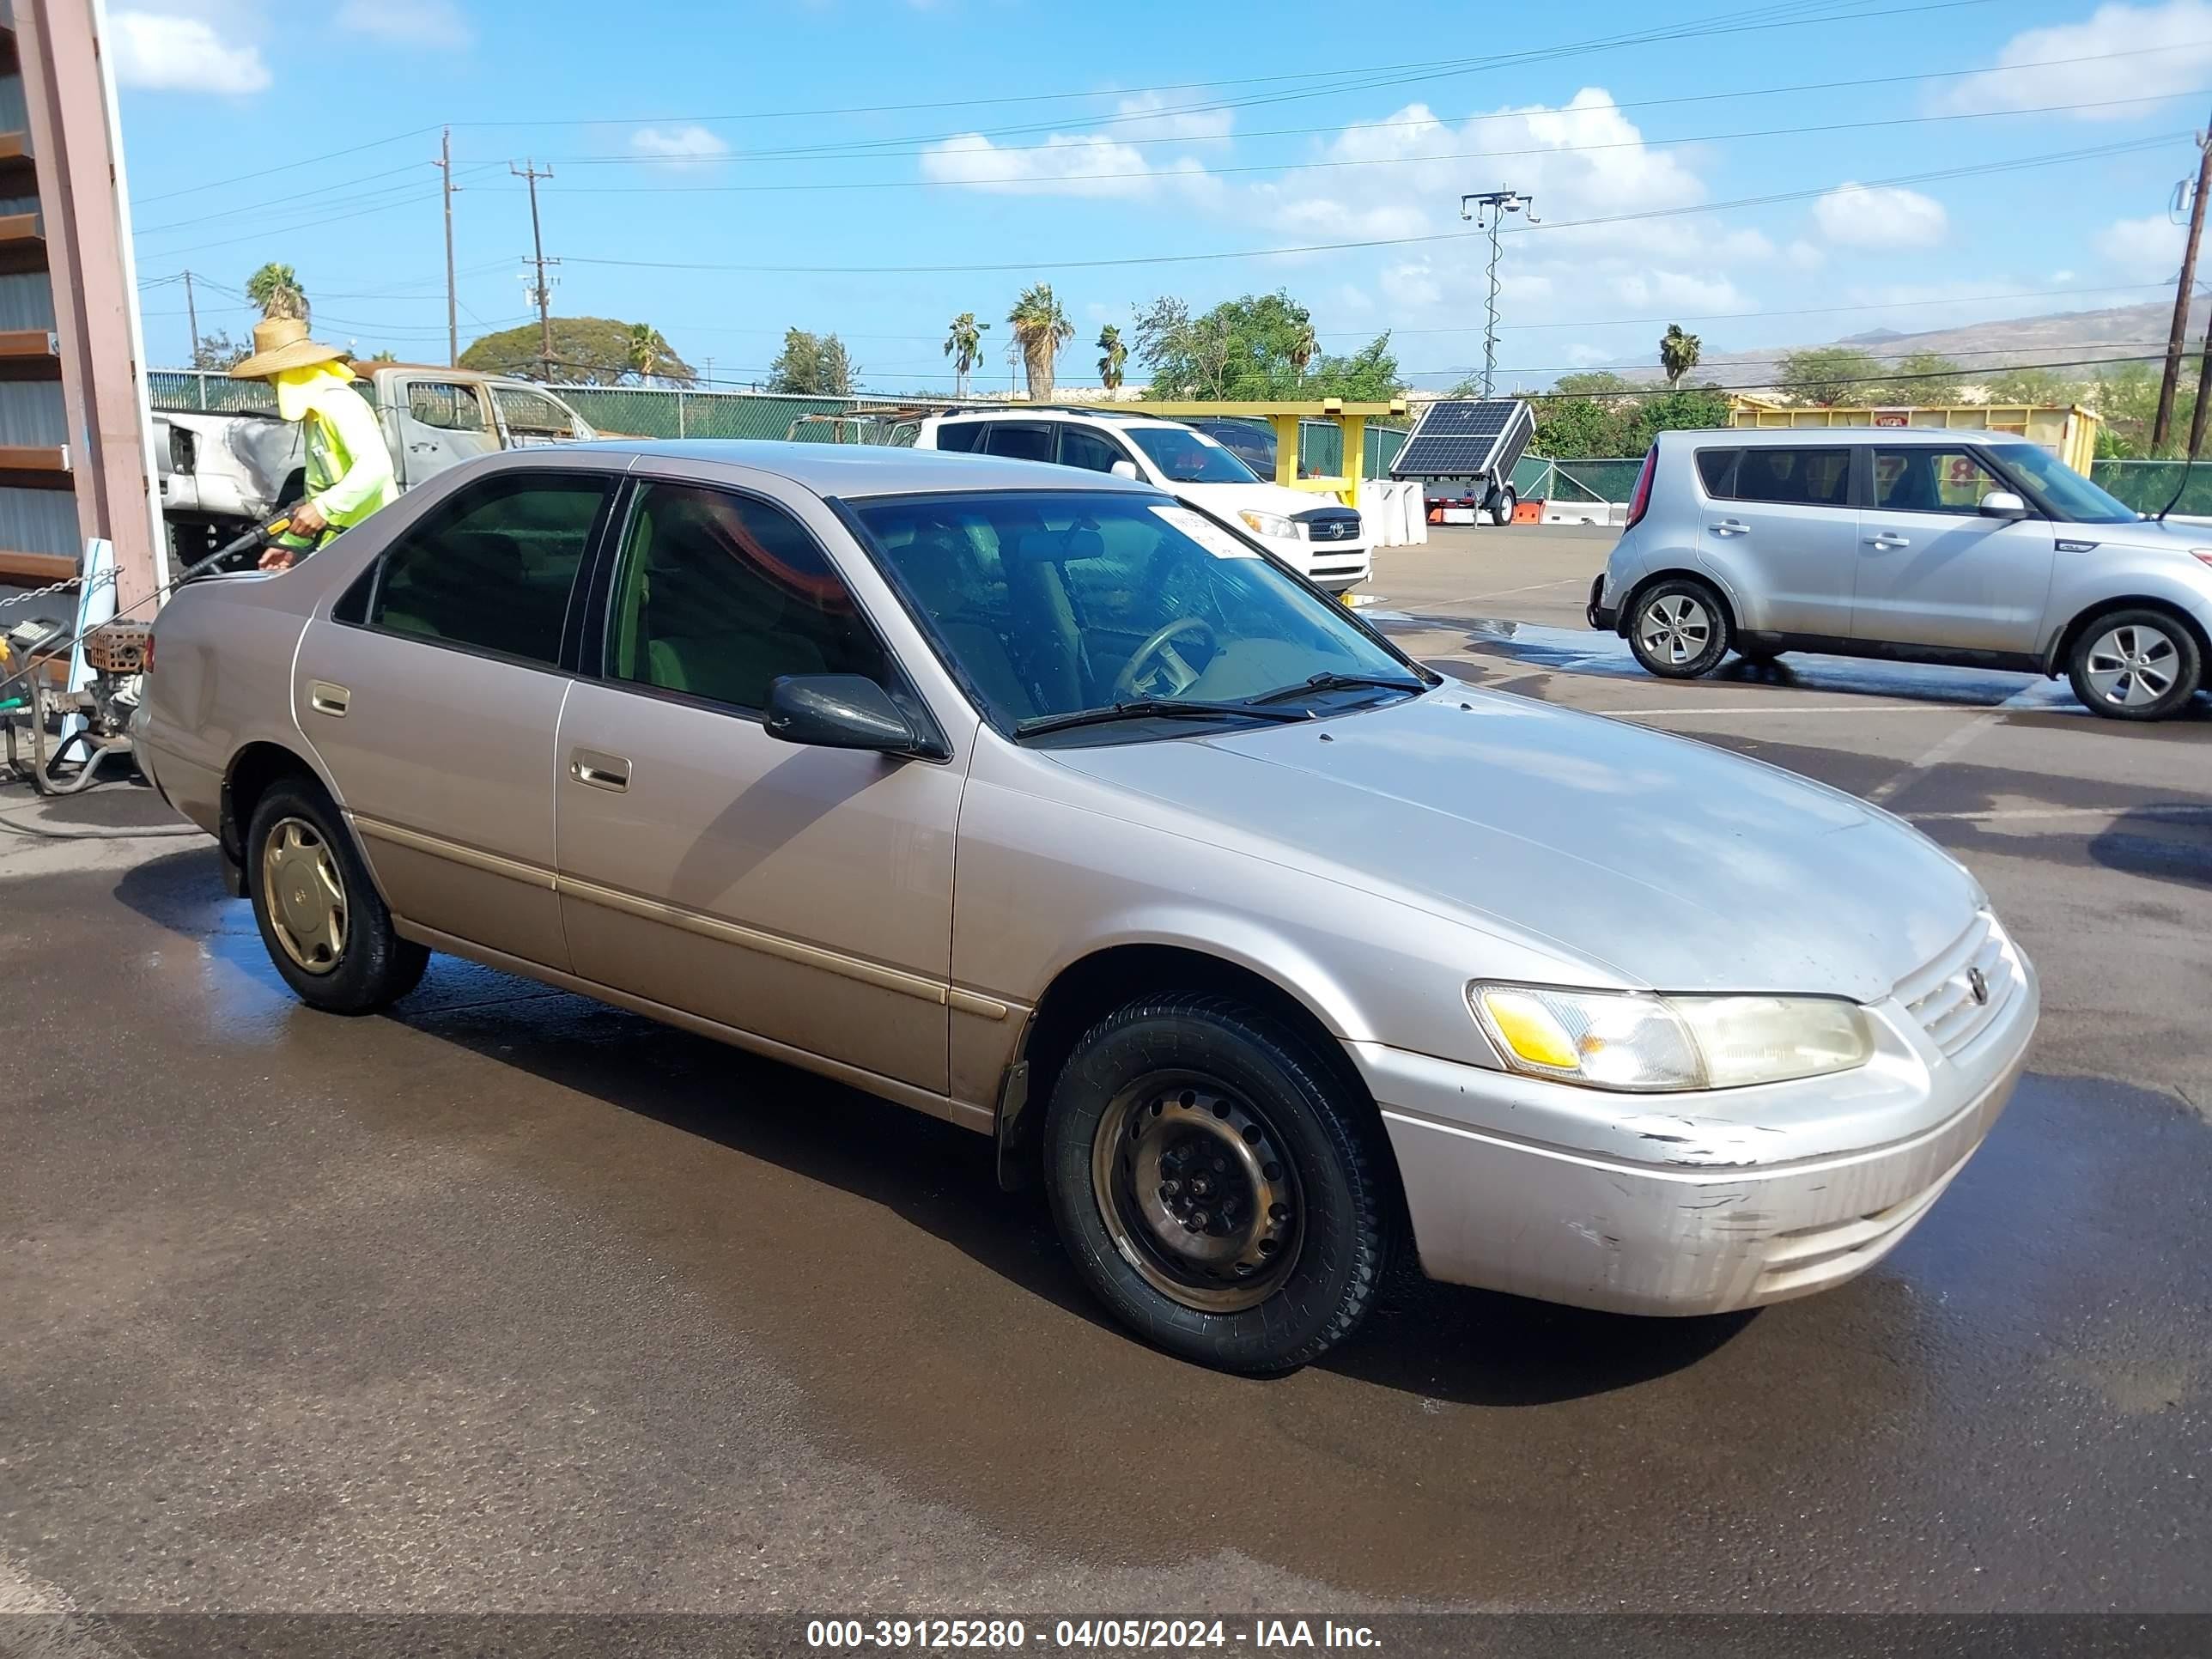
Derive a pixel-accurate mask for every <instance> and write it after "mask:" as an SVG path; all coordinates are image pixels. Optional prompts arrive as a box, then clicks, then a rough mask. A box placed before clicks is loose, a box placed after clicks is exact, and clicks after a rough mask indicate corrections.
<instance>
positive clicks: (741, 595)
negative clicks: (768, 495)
mask: <svg viewBox="0 0 2212 1659" xmlns="http://www.w3.org/2000/svg"><path fill="white" fill-rule="evenodd" d="M615 580H616V586H615V593H614V600H613V603H612V605H611V606H610V607H609V611H608V617H609V621H608V631H609V639H608V651H607V672H608V675H609V677H610V678H613V679H617V680H628V681H630V682H632V683H633V684H638V685H650V686H655V687H658V688H659V689H660V690H665V691H681V692H684V693H685V694H687V695H689V696H695V697H703V698H705V699H707V700H708V701H709V702H718V703H725V704H727V705H729V706H730V707H731V708H741V709H747V710H757V709H759V708H763V706H764V705H765V704H766V703H767V702H768V688H769V684H770V683H772V682H773V681H775V679H776V678H779V677H780V676H782V675H785V674H865V675H866V676H867V677H868V678H870V679H872V680H876V681H878V682H884V681H886V680H888V678H890V677H889V675H888V673H887V671H886V665H885V663H884V653H883V647H881V646H880V645H879V644H878V642H877V641H876V636H875V635H874V633H873V632H872V630H871V629H870V628H869V626H868V623H867V620H866V618H865V617H863V616H862V615H861V614H860V606H859V605H858V603H857V602H856V601H855V600H854V597H853V594H852V591H851V590H850V589H849V588H848V587H847V586H845V582H844V579H843V578H842V577H841V576H840V575H839V574H837V571H836V568H835V567H834V566H833V565H831V563H830V562H829V556H828V555H827V554H826V553H824V552H823V550H822V549H821V547H820V545H819V544H817V543H816V541H815V540H814V538H813V537H812V536H811V535H810V534H809V533H808V532H807V531H806V529H805V526H802V525H801V524H800V523H799V520H796V519H794V518H793V517H792V516H791V514H790V513H787V512H785V511H784V510H783V509H782V508H781V507H775V506H772V505H771V504H769V502H766V501H756V500H754V499H752V498H751V497H750V496H744V495H732V494H731V493H729V492H728V491H726V490H720V489H707V488H704V487H702V486H700V485H696V484H677V483H654V484H647V485H646V486H645V487H644V488H643V489H641V490H640V491H639V493H638V497H637V505H636V507H635V509H634V510H633V512H632V513H631V514H630V520H629V530H628V532H627V533H626V534H625V535H624V537H623V552H622V561H621V566H620V568H619V569H618V570H617V574H616V579H615Z"/></svg>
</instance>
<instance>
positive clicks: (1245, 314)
mask: <svg viewBox="0 0 2212 1659" xmlns="http://www.w3.org/2000/svg"><path fill="white" fill-rule="evenodd" d="M1135 343H1136V355H1137V356H1138V357H1139V359H1141V360H1142V361H1143V362H1145V363H1146V364H1147V365H1149V366H1150V368H1151V370H1152V395H1153V396H1154V397H1156V398H1176V399H1182V398H1191V399H1201V400H1214V399H1221V400H1229V401H1245V400H1261V399H1267V398H1316V397H1322V398H1355V399H1359V400H1362V401H1375V400H1380V399H1383V398H1390V397H1393V396H1395V394H1396V393H1398V392H1401V391H1403V390H1404V389H1405V382H1404V380H1403V378H1402V377H1401V375H1400V374H1399V372H1398V360H1397V358H1396V357H1395V356H1394V355H1392V353H1391V350H1390V337H1389V335H1388V334H1387V333H1385V334H1380V335H1377V336H1376V337H1375V338H1374V339H1373V340H1372V341H1370V342H1369V343H1368V344H1367V345H1366V346H1364V347H1363V348H1362V349H1360V350H1358V351H1356V352H1353V353H1352V354H1351V355H1350V356H1329V355H1328V354H1326V353H1322V352H1320V351H1319V349H1318V342H1317V341H1316V338H1315V335H1314V328H1313V318H1312V316H1311V315H1310V313H1308V312H1307V310H1306V308H1305V307H1304V306H1302V305H1300V304H1299V303H1298V302H1297V301H1295V300H1293V299H1291V296H1290V295H1288V294H1287V293H1284V292H1277V293H1273V294H1261V295H1251V294H1247V295H1243V297H1242V298H1241V299H1236V300H1225V301H1222V303H1221V304H1219V305H1218V306H1216V307H1213V308H1212V310H1211V311H1208V312H1206V313H1204V314H1203V315H1202V316H1197V317H1194V316H1192V315H1191V313H1190V308H1189V307H1188V306H1187V305H1185V304H1184V303H1183V301H1181V300H1179V299H1176V298H1174V297H1173V296H1163V297H1162V298H1160V299H1158V300H1155V301H1152V304H1151V305H1149V306H1147V307H1143V308H1142V309H1141V310H1139V312H1138V313H1137V322H1136V331H1135Z"/></svg>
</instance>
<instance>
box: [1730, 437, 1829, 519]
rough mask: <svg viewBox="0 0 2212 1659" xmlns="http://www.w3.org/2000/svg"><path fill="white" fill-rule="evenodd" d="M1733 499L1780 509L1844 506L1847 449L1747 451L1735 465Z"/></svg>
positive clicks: (1767, 449)
mask: <svg viewBox="0 0 2212 1659" xmlns="http://www.w3.org/2000/svg"><path fill="white" fill-rule="evenodd" d="M1735 499H1736V500H1737V501H1771V502H1772V503H1774V504H1775V505H1777V506H1784V507H1848V506H1850V500H1851V452H1850V450H1848V449H1782V448H1771V449H1770V448H1765V447H1759V448H1747V449H1746V450H1745V451H1744V452H1743V459H1741V461H1739V462H1738V463H1737V464H1736V469H1735Z"/></svg>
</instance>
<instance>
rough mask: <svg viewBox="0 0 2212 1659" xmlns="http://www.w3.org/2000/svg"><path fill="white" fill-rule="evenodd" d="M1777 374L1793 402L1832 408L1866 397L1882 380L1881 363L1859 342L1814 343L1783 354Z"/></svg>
mask: <svg viewBox="0 0 2212 1659" xmlns="http://www.w3.org/2000/svg"><path fill="white" fill-rule="evenodd" d="M1778 368H1779V371H1780V372H1779V373H1778V374H1777V375H1776V376H1775V380H1776V383H1777V385H1778V386H1780V388H1781V390H1782V392H1783V393H1784V395H1785V396H1787V397H1788V398H1790V401H1791V402H1793V403H1800V404H1816V405H1818V406H1819V407H1820V408H1823V409H1832V408H1834V407H1835V406H1836V405H1837V404H1853V403H1857V402H1858V401H1859V400H1860V399H1862V398H1864V397H1865V395H1866V394H1867V392H1869V391H1870V390H1872V389H1873V388H1874V386H1875V383H1876V382H1878V381H1879V380H1881V378H1882V372H1881V362H1879V360H1877V359H1876V358H1875V355H1874V354H1873V353H1872V352H1870V351H1866V350H1863V349H1860V348H1859V347H1857V346H1812V347H1809V348H1808V349H1806V350H1803V351H1793V352H1790V353H1789V354H1788V355H1787V356H1784V358H1783V359H1782V360H1781V362H1780V363H1779V365H1778Z"/></svg>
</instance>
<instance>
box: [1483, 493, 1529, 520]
mask: <svg viewBox="0 0 2212 1659" xmlns="http://www.w3.org/2000/svg"><path fill="white" fill-rule="evenodd" d="M1520 504H1521V498H1520V496H1519V495H1516V494H1515V493H1514V489H1513V486H1512V485H1510V484H1508V485H1506V486H1505V487H1504V489H1493V490H1492V491H1491V492H1490V499H1489V500H1488V501H1486V502H1484V503H1483V505H1484V506H1486V507H1488V508H1489V509H1490V522H1491V523H1492V524H1493V525H1496V526H1498V527H1499V528H1500V529H1503V528H1504V526H1507V525H1509V524H1511V523H1512V522H1513V509H1514V508H1515V507H1518V506H1519V505H1520Z"/></svg>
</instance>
